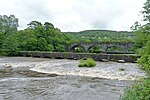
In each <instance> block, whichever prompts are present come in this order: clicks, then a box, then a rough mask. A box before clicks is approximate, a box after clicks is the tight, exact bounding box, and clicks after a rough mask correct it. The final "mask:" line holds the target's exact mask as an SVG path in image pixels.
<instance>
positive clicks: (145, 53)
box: [134, 0, 150, 73]
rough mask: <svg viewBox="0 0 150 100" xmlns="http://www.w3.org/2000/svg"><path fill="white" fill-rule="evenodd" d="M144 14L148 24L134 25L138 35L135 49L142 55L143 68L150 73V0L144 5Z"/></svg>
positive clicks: (140, 61)
mask: <svg viewBox="0 0 150 100" xmlns="http://www.w3.org/2000/svg"><path fill="white" fill-rule="evenodd" d="M142 14H143V21H145V23H146V24H145V25H140V24H139V23H137V22H136V23H135V25H134V32H135V33H136V34H137V38H136V40H135V48H136V49H137V51H138V53H140V55H141V58H140V59H139V61H138V62H139V63H140V64H141V65H142V66H141V68H142V69H144V70H146V71H148V73H150V0H147V1H146V2H145V3H144V7H143V11H142Z"/></svg>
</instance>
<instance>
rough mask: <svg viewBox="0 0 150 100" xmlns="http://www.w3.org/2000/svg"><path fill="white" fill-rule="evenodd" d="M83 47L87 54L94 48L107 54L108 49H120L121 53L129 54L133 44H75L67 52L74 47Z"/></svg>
mask: <svg viewBox="0 0 150 100" xmlns="http://www.w3.org/2000/svg"><path fill="white" fill-rule="evenodd" d="M79 46H81V47H83V48H84V50H85V52H87V53H88V52H89V50H90V49H91V48H92V47H94V46H98V47H100V48H101V49H102V52H105V53H107V52H108V49H109V48H111V47H117V48H121V49H122V51H121V52H122V53H131V52H130V51H129V49H130V48H131V47H132V46H133V42H112V43H101V42H93V43H75V44H72V45H70V46H69V47H68V51H69V52H71V51H73V50H75V48H76V47H79Z"/></svg>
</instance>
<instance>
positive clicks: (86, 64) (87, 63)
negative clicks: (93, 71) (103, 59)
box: [78, 58, 96, 67]
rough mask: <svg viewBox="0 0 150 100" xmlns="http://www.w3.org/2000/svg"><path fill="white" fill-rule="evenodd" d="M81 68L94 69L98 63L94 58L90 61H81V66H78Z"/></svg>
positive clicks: (89, 59)
mask: <svg viewBox="0 0 150 100" xmlns="http://www.w3.org/2000/svg"><path fill="white" fill-rule="evenodd" d="M78 66H79V67H94V66H96V61H95V60H93V59H92V58H88V59H85V60H84V59H81V60H80V64H79V65H78Z"/></svg>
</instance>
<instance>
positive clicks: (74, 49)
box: [70, 45, 86, 53]
mask: <svg viewBox="0 0 150 100" xmlns="http://www.w3.org/2000/svg"><path fill="white" fill-rule="evenodd" d="M70 51H71V52H80V53H83V52H86V51H85V48H84V47H83V46H81V45H75V46H73V47H72V48H71V49H70Z"/></svg>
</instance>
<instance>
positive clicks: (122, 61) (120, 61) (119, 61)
mask: <svg viewBox="0 0 150 100" xmlns="http://www.w3.org/2000/svg"><path fill="white" fill-rule="evenodd" d="M117 62H118V63H125V62H126V61H125V60H118V61H117Z"/></svg>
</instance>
